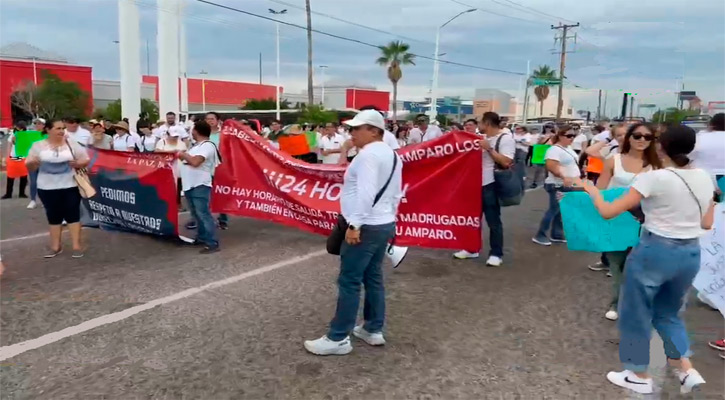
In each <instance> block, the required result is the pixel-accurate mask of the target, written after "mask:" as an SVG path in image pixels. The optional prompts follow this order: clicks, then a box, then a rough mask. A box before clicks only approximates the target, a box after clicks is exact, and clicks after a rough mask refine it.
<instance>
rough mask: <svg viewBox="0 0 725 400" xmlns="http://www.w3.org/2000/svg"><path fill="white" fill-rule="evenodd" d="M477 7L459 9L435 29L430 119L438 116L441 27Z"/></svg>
mask: <svg viewBox="0 0 725 400" xmlns="http://www.w3.org/2000/svg"><path fill="white" fill-rule="evenodd" d="M476 10H477V9H475V8H471V9H469V10H466V11H461V12H460V13H458V14H456V16H454V17H453V18H451V19H449V20H448V21H446V23H445V24H443V25H441V26H439V27H438V29H437V30H436V50H435V53H434V54H433V57H434V58H433V85H432V86H433V89H432V90H431V101H430V102H431V106H430V119H431V120H435V119H436V117H437V116H438V68H439V66H438V65H439V61H438V60H439V57H440V54H439V47H440V38H441V29H443V27H444V26H446V25H448V24H449V23H451V22H452V21H453V20H454V19H456V18H458V17H460V16H461V15H463V14H468V13H471V12H474V11H476Z"/></svg>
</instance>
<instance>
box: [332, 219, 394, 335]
mask: <svg viewBox="0 0 725 400" xmlns="http://www.w3.org/2000/svg"><path fill="white" fill-rule="evenodd" d="M394 235H395V223H393V222H391V223H389V224H384V225H363V226H362V227H361V228H360V243H358V244H357V245H355V246H350V245H349V244H347V243H345V242H343V243H342V248H341V249H340V276H339V277H338V279H337V286H338V296H337V311H335V318H333V319H332V322H330V331H329V332H328V333H327V337H328V338H329V339H330V340H334V341H340V340H343V339H345V338H346V337H347V336H348V335H349V334H350V332H351V331H352V329H353V328H354V327H355V322H356V320H357V310H358V308H359V307H360V286H361V285H365V305H364V308H363V317H364V319H365V325H364V326H363V328H364V329H365V330H366V331H368V332H370V333H379V332H382V330H383V324H384V323H385V288H384V286H383V269H382V263H383V258H384V257H385V251H386V250H387V248H388V242H389V241H390V240H391V239H392V238H393V236H394Z"/></svg>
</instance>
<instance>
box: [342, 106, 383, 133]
mask: <svg viewBox="0 0 725 400" xmlns="http://www.w3.org/2000/svg"><path fill="white" fill-rule="evenodd" d="M344 124H345V125H347V126H352V127H355V126H360V125H370V126H374V127H376V128H380V129H382V130H385V120H384V119H383V116H382V115H380V113H379V112H378V111H375V110H365V111H360V112H359V113H357V115H355V118H353V119H349V120H347V121H345V122H344Z"/></svg>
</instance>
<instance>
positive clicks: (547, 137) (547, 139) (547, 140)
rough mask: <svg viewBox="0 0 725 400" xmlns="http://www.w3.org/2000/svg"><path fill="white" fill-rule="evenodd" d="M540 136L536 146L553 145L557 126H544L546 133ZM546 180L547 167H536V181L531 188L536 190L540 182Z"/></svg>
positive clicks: (532, 182) (534, 180)
mask: <svg viewBox="0 0 725 400" xmlns="http://www.w3.org/2000/svg"><path fill="white" fill-rule="evenodd" d="M538 136H539V139H538V141H537V142H536V143H534V144H552V141H553V140H554V138H555V137H556V126H555V125H551V124H548V125H544V133H542V134H540V135H538ZM532 143H533V142H532ZM532 148H533V146H532ZM544 178H546V166H544V165H534V179H533V180H532V181H531V186H529V188H531V189H536V188H537V187H538V186H539V184H538V182H539V181H541V180H542V179H544Z"/></svg>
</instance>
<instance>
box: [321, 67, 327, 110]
mask: <svg viewBox="0 0 725 400" xmlns="http://www.w3.org/2000/svg"><path fill="white" fill-rule="evenodd" d="M327 68H328V66H327V65H320V74H321V75H322V76H321V82H322V96H320V97H321V99H320V104H322V105H323V106H324V105H325V70H326V69H327Z"/></svg>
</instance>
